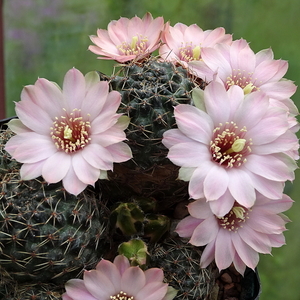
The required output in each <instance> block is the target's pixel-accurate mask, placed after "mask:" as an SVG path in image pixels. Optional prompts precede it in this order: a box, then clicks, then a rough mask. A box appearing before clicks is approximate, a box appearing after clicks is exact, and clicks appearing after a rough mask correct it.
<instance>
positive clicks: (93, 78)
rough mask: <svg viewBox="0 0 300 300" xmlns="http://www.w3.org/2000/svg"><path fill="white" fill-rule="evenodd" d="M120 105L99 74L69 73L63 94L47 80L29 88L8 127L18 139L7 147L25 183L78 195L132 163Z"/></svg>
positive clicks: (23, 92)
mask: <svg viewBox="0 0 300 300" xmlns="http://www.w3.org/2000/svg"><path fill="white" fill-rule="evenodd" d="M120 102H121V96H120V93H118V92H116V91H112V92H109V86H108V83H107V82H105V81H99V77H98V75H97V73H96V72H91V73H88V74H87V75H86V76H83V74H82V73H81V72H79V71H78V70H76V69H71V70H69V71H68V72H67V74H66V75H65V78H64V82H63V89H62V90H61V89H60V88H59V87H58V85H57V84H55V83H53V82H50V81H48V80H47V79H44V78H39V79H38V80H37V81H36V83H35V84H34V85H29V86H25V87H24V89H23V91H22V94H21V101H20V102H18V103H16V113H17V115H18V117H19V119H18V120H12V121H10V123H9V127H10V128H11V129H12V130H13V131H14V132H15V133H16V135H15V136H13V137H12V138H11V139H10V140H9V141H8V142H7V144H6V146H5V150H6V151H7V152H8V153H10V154H11V155H12V157H13V158H15V159H16V160H17V161H19V162H21V163H23V165H22V167H21V170H20V174H21V178H22V179H24V180H30V179H33V178H36V177H38V176H41V175H42V176H43V178H44V179H45V180H46V181H47V182H49V183H56V182H58V181H60V180H62V182H63V186H64V188H65V189H66V190H67V191H68V192H70V193H72V194H75V195H77V194H79V193H80V192H81V191H83V190H84V188H85V187H86V186H87V185H89V184H91V185H93V184H94V183H95V182H96V181H97V180H98V179H99V178H100V177H101V178H102V177H105V175H106V172H107V170H112V169H113V163H114V162H123V161H126V160H128V159H130V158H131V157H132V154H131V150H130V148H129V146H128V145H126V144H125V143H124V142H122V141H124V140H125V139H126V135H125V133H124V129H125V128H126V127H127V125H128V120H127V117H123V116H122V117H120V116H121V115H120V114H117V113H116V111H117V109H118V107H119V105H120Z"/></svg>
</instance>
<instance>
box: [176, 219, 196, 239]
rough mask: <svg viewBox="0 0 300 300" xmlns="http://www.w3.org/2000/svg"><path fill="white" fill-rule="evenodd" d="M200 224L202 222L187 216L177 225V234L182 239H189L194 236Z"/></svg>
mask: <svg viewBox="0 0 300 300" xmlns="http://www.w3.org/2000/svg"><path fill="white" fill-rule="evenodd" d="M200 223H201V220H199V219H196V218H194V217H192V216H187V217H185V218H184V219H182V220H181V221H180V222H179V223H178V224H177V226H176V229H175V232H177V233H178V234H179V236H181V237H184V238H189V237H191V236H192V235H193V232H194V230H195V229H196V227H197V226H198V225H199V224H200Z"/></svg>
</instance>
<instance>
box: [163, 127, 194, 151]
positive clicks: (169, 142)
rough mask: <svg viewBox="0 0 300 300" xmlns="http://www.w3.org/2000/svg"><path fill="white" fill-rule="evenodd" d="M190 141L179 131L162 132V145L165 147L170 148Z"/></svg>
mask: <svg viewBox="0 0 300 300" xmlns="http://www.w3.org/2000/svg"><path fill="white" fill-rule="evenodd" d="M191 141H192V139H191V138H189V137H187V136H186V135H185V134H183V133H182V132H181V131H180V130H179V129H170V130H167V131H165V132H164V134H163V139H162V143H163V144H164V146H165V147H167V148H171V147H172V146H175V145H176V144H178V143H187V142H191Z"/></svg>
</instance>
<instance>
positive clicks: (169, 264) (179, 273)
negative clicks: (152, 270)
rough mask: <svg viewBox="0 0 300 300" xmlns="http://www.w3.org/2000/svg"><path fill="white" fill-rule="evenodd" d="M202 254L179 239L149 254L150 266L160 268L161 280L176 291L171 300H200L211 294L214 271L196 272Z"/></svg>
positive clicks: (163, 244)
mask: <svg viewBox="0 0 300 300" xmlns="http://www.w3.org/2000/svg"><path fill="white" fill-rule="evenodd" d="M201 254H202V250H201V248H199V247H195V246H193V245H191V244H188V243H187V242H183V241H181V240H180V239H179V238H173V239H167V240H166V241H164V242H162V243H159V244H156V245H155V246H154V247H153V248H152V249H151V251H150V258H151V262H150V266H151V267H157V268H161V269H162V270H163V271H164V275H165V280H166V282H168V283H169V285H170V286H172V287H173V288H175V289H176V290H178V293H177V295H176V297H175V298H174V300H179V299H180V300H204V299H208V296H209V295H210V294H211V293H212V290H213V288H214V286H215V284H216V282H215V279H216V277H217V275H218V270H217V268H216V266H215V265H213V264H211V265H209V266H208V267H207V268H205V269H201V268H200V265H199V264H200V258H201Z"/></svg>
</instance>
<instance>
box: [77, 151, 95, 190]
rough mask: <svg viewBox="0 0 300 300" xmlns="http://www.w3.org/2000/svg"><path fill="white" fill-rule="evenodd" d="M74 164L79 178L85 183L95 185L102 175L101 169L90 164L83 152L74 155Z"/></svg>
mask: <svg viewBox="0 0 300 300" xmlns="http://www.w3.org/2000/svg"><path fill="white" fill-rule="evenodd" d="M72 166H73V168H74V172H75V174H76V176H77V178H78V179H79V180H80V181H82V182H83V183H85V184H91V185H93V184H94V183H95V182H96V181H97V179H98V178H99V176H100V170H99V169H98V168H95V167H93V166H92V165H90V164H89V163H88V162H87V161H86V160H85V159H84V157H83V153H82V152H77V153H76V154H74V155H72Z"/></svg>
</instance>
